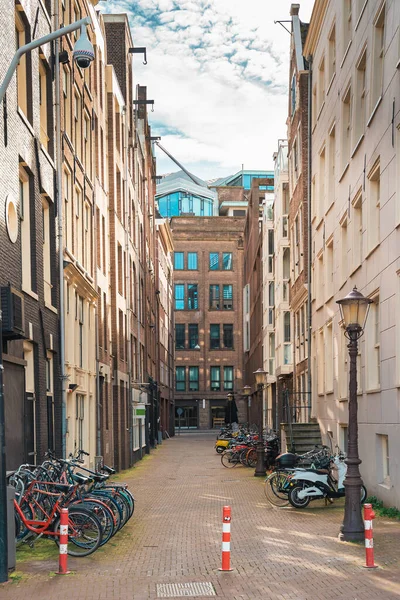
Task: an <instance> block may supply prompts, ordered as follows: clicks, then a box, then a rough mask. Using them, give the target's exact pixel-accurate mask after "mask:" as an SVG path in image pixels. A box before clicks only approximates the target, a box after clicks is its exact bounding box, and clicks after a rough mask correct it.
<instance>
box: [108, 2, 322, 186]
mask: <svg viewBox="0 0 400 600" xmlns="http://www.w3.org/2000/svg"><path fill="white" fill-rule="evenodd" d="M313 4H314V0H300V18H301V19H302V20H303V21H305V22H308V20H309V17H310V15H311V10H312V6H313ZM290 5H291V0H108V2H107V3H106V2H104V3H100V5H99V7H101V8H102V10H104V11H106V12H127V13H128V14H129V19H130V24H131V28H132V37H133V42H134V45H135V46H146V48H147V56H148V65H147V66H143V65H142V60H141V59H142V55H137V56H136V58H135V59H134V60H135V79H136V82H137V83H140V85H147V88H148V98H151V99H153V98H154V100H155V106H154V112H153V113H152V112H150V113H149V116H150V123H151V125H152V133H153V135H161V136H162V140H161V143H162V144H163V145H164V146H165V148H166V149H167V150H169V152H171V154H173V155H174V156H175V157H176V158H177V159H178V160H179V161H180V162H182V163H183V164H184V165H185V167H186V168H188V169H189V170H191V171H192V172H194V173H195V174H196V175H198V176H199V177H203V178H205V179H211V178H214V177H223V176H226V175H230V174H232V173H236V172H237V171H239V170H240V169H241V167H242V164H243V165H244V168H245V169H270V168H272V165H273V163H272V154H273V152H274V151H275V150H276V147H277V140H278V138H284V137H286V126H285V121H286V115H287V93H288V78H289V75H288V55H289V43H290V37H289V34H288V33H287V32H286V31H285V30H284V29H283V28H282V27H281V25H279V24H274V21H276V20H286V19H289V18H290V16H289V9H290ZM286 26H288V27H290V24H289V23H287V24H286ZM157 170H158V173H159V174H161V173H166V172H170V171H176V170H177V167H176V166H175V165H174V163H172V162H171V161H170V159H168V158H167V157H166V156H165V155H164V154H163V153H162V152H161V151H160V150H158V151H157Z"/></svg>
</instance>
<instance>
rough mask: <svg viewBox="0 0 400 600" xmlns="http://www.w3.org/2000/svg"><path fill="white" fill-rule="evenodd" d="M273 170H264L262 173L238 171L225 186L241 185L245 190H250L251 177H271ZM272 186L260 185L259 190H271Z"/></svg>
mask: <svg viewBox="0 0 400 600" xmlns="http://www.w3.org/2000/svg"><path fill="white" fill-rule="evenodd" d="M273 177H274V173H273V171H265V172H264V173H246V171H243V173H240V174H239V175H238V176H237V177H235V178H234V179H232V180H231V181H229V183H226V185H227V186H238V187H243V188H244V189H245V190H251V182H252V181H253V179H265V178H273ZM273 189H274V187H273V186H272V185H261V186H260V190H271V191H273Z"/></svg>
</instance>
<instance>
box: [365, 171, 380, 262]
mask: <svg viewBox="0 0 400 600" xmlns="http://www.w3.org/2000/svg"><path fill="white" fill-rule="evenodd" d="M380 181H381V175H380V164H379V160H378V161H377V162H376V163H375V164H374V166H373V167H372V169H371V171H370V172H369V174H368V196H367V206H368V212H367V244H368V252H371V251H372V250H373V249H374V248H376V246H378V245H379V242H380V195H381V185H380Z"/></svg>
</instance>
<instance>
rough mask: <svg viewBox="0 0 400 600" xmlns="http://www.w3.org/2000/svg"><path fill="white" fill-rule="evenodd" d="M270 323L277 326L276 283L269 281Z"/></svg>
mask: <svg viewBox="0 0 400 600" xmlns="http://www.w3.org/2000/svg"><path fill="white" fill-rule="evenodd" d="M268 325H272V327H274V326H275V284H274V282H273V281H270V282H269V283H268Z"/></svg>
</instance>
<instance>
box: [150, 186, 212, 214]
mask: <svg viewBox="0 0 400 600" xmlns="http://www.w3.org/2000/svg"><path fill="white" fill-rule="evenodd" d="M157 202H158V210H159V211H160V214H161V216H162V217H179V215H180V214H181V213H192V214H193V215H194V216H196V217H212V215H213V201H212V200H211V199H210V198H202V197H201V196H195V195H194V194H188V193H186V192H173V193H171V194H167V195H165V196H161V197H160V198H157Z"/></svg>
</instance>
